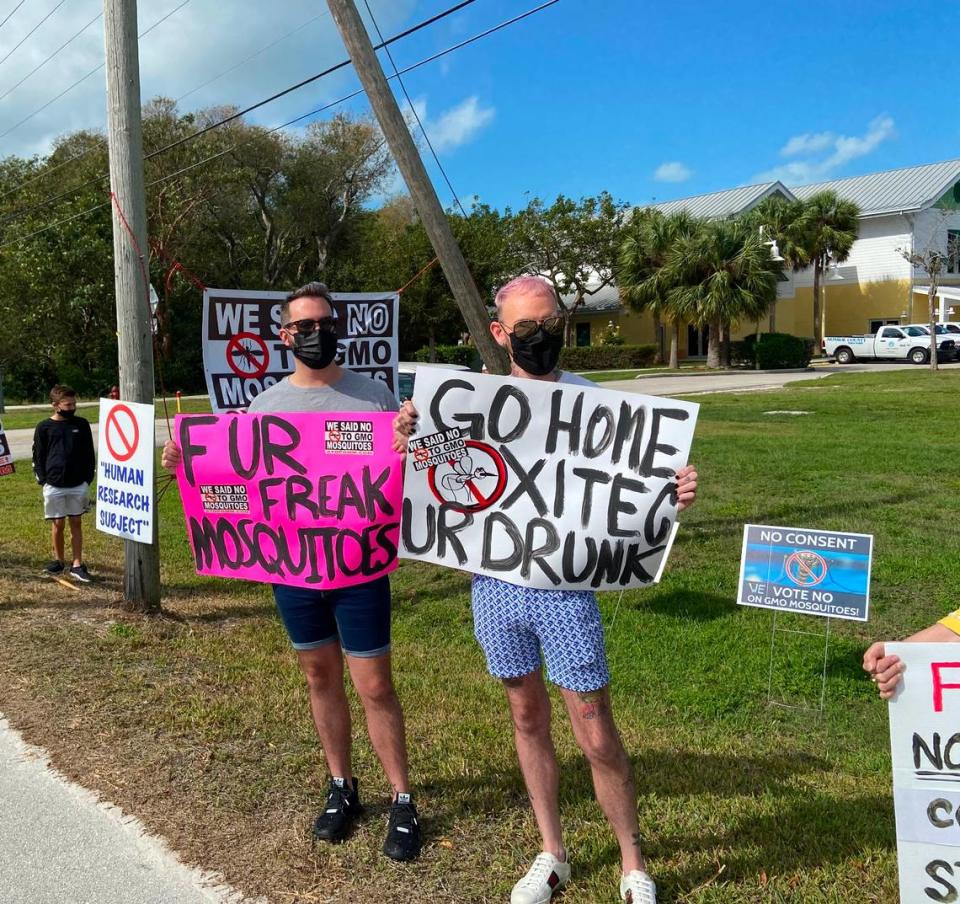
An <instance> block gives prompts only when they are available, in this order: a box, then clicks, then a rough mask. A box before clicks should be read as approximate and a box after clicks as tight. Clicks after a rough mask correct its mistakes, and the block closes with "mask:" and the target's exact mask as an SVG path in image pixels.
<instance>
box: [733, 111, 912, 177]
mask: <svg viewBox="0 0 960 904" xmlns="http://www.w3.org/2000/svg"><path fill="white" fill-rule="evenodd" d="M895 135H896V128H895V124H894V121H893V117H891V116H887V115H886V114H883V115H881V116H877V117H876V118H875V119H873V120H872V121H871V122H870V124H869V125H868V126H867V130H866V132H864V134H863V135H854V136H848V135H835V134H834V133H832V132H806V133H804V134H802V135H794V136H793V137H792V138H791V139H790V140H789V141H787V143H786V144H785V145H784V146H783V147H782V148H781V149H780V155H781V156H782V157H800V158H801V159H798V160H791V161H790V162H789V163H784V164H781V165H780V166H775V167H773V168H772V169H769V170H765V171H764V172H762V173H757V174H756V175H755V176H754V177H753V180H752V181H754V182H773V181H775V180H778V179H779V180H780V181H781V182H783V183H785V184H786V185H803V184H804V183H807V182H818V181H822V180H826V179H829V178H830V177H831V176H832V175H833V174H834V172H835V171H836V170H838V169H840V168H841V167H842V166H844V165H846V164H847V163H850V162H851V161H852V160H857V159H859V158H860V157H866V156H867V155H868V154H871V153H872V152H873V151H875V150H876V149H877V148H878V147H879V146H880V145H881V144H883V142H885V141H888V140H889V139H891V138H893V137H894V136H895ZM823 151H829V152H830V153H828V154H826V156H820V157H819V158H818V156H817V155H818V154H819V153H820V152H823Z"/></svg>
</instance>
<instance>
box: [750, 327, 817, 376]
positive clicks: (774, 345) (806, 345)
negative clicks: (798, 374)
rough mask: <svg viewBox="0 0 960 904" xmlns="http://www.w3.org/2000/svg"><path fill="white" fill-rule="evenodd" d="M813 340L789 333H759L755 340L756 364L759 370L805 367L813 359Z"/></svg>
mask: <svg viewBox="0 0 960 904" xmlns="http://www.w3.org/2000/svg"><path fill="white" fill-rule="evenodd" d="M813 349H814V341H813V339H803V338H801V337H800V336H791V335H790V334H789V333H761V334H760V338H759V339H757V340H756V359H755V360H756V362H757V366H758V367H759V368H760V370H781V369H784V368H792V367H806V366H807V365H808V364H809V363H810V359H811V358H812V357H813Z"/></svg>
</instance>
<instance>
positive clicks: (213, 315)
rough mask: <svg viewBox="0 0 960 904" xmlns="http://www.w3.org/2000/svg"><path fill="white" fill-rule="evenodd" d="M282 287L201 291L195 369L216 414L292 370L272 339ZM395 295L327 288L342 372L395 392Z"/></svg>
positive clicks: (290, 358) (237, 405) (242, 402)
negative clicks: (199, 359)
mask: <svg viewBox="0 0 960 904" xmlns="http://www.w3.org/2000/svg"><path fill="white" fill-rule="evenodd" d="M286 297H287V293H286V292H254V291H246V290H241V289H206V290H205V291H204V293H203V372H204V375H205V376H206V379H207V392H208V393H209V395H210V403H211V405H212V406H213V410H214V411H216V412H222V411H230V410H234V409H240V408H246V407H247V405H248V404H249V403H250V401H251V400H252V399H253V398H254V397H255V396H258V395H259V394H260V393H261V392H263V390H264V389H267V388H268V387H270V386H273V385H274V383H277V382H278V381H279V380H281V379H283V377H285V376H286V375H287V374H288V373H292V372H293V365H294V359H293V355H292V354H291V352H290V349H288V348H287V347H286V346H285V345H284V344H283V343H282V342H281V341H280V305H281V304H282V303H283V300H284V299H285V298H286ZM399 298H400V296H399V295H396V294H391V293H384V292H334V293H333V302H334V309H335V310H336V312H337V336H338V339H339V353H338V355H337V361H338V362H339V363H340V364H342V365H343V366H344V367H346V368H348V369H349V370H354V371H356V372H357V373H362V374H366V375H367V376H370V377H372V378H373V379H375V380H383V381H384V382H385V383H386V384H387V386H388V387H389V388H390V390H391V391H392V392H394V393H396V390H397V355H398V351H397V310H398V302H399Z"/></svg>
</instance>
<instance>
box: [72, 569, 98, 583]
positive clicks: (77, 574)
mask: <svg viewBox="0 0 960 904" xmlns="http://www.w3.org/2000/svg"><path fill="white" fill-rule="evenodd" d="M69 574H70V577H72V578H73V579H74V580H75V581H79V582H80V583H81V584H89V583H90V582H91V581H92V580H93V578H92V577H90V572H89V571H87V566H86V565H74V566H73V567H72V568H71V569H70V572H69Z"/></svg>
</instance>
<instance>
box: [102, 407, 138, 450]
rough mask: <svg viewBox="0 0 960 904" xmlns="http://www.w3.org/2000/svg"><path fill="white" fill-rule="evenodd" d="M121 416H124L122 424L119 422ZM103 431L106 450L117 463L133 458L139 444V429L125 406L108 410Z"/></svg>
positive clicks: (131, 413) (135, 420)
mask: <svg viewBox="0 0 960 904" xmlns="http://www.w3.org/2000/svg"><path fill="white" fill-rule="evenodd" d="M121 414H125V415H126V418H125V419H124V421H123V423H121V420H120V415H121ZM103 429H104V430H105V431H106V438H107V448H108V449H109V450H110V454H111V455H112V456H113V457H114V458H115V459H116V460H117V461H127V460H128V459H130V458H133V455H134V453H135V452H136V451H137V446H138V445H139V443H140V427H139V426H138V424H137V419H136V417H135V416H134V414H133V412H132V411H131V410H130V409H129V408H127V406H126V405H114V406H113V408H111V409H110V413H109V414H108V415H107V422H106V424H104V425H103Z"/></svg>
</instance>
